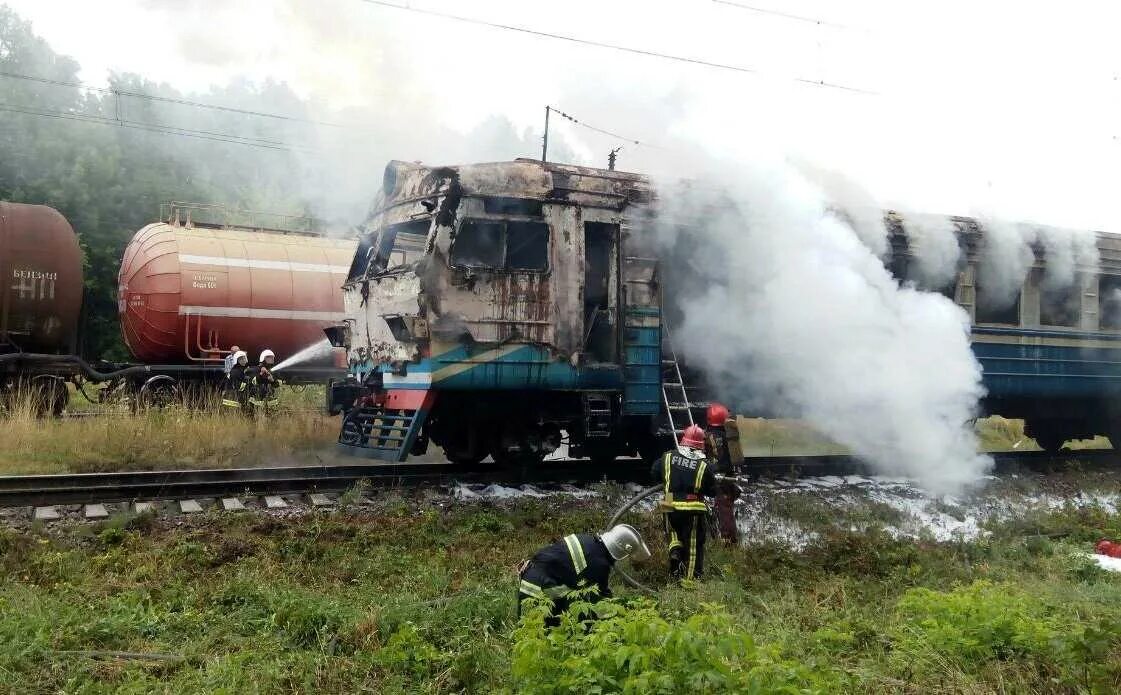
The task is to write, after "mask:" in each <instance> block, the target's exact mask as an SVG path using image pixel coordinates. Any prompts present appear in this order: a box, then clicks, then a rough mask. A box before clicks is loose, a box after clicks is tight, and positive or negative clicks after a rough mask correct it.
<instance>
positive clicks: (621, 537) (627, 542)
mask: <svg viewBox="0 0 1121 695" xmlns="http://www.w3.org/2000/svg"><path fill="white" fill-rule="evenodd" d="M599 539H600V540H601V541H603V544H604V545H606V546H607V552H609V553H611V557H613V558H615V560H616V561H618V560H623V559H625V558H628V557H634V559H635V560H639V561H641V560H646V559H648V558H649V557H650V548H647V547H646V543H644V542H643V541H642V536H640V535H638V531H635V530H634V527H633V526H631V525H630V524H619V525H617V526H615V527H614V528H612V529H611V530H609V531H604V532H603V533H601V534H600V536H599Z"/></svg>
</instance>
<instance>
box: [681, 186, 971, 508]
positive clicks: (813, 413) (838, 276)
mask: <svg viewBox="0 0 1121 695" xmlns="http://www.w3.org/2000/svg"><path fill="white" fill-rule="evenodd" d="M721 186H722V187H727V188H726V190H720V191H717V190H716V189H715V187H714V188H713V189H708V192H704V191H700V192H698V187H696V186H694V187H691V192H688V193H684V194H676V193H675V194H664V195H663V198H662V200H663V203H662V208H663V209H662V210H661V216H662V217H661V219H662V220H663V222H665V223H666V224H662V225H661V226H660V231H659V239H660V241H661V243H662V245H663V247H664V252H665V253H666V254H667V255H669V256H670V257H671V258H673V259H674V265H673V267H672V271H670V273H669V274H671V275H673V276H674V277H677V278H679V280H677V281H675V283H676V287H674V288H673V292H672V296H673V297H674V301H675V302H676V303H677V308H678V309H679V310H680V312H681V313H682V316H683V318H682V319H681V325H679V326H677V327H676V330H675V331H674V339H675V342H676V343H677V345H678V348H679V349H680V350H681V351H682V352H684V353H685V354H686V355H687V357H688V358H689V359H690V360H691V363H692V364H694V365H697V366H699V367H701V368H702V369H703V370H704V371H705V372H706V373H707V374H708V375H709V376H710V379H711V382H712V383H713V384H717V385H718V391H719V392H720V395H721V397H724V398H727V399H728V400H731V401H732V402H733V404H735V405H737V406H740V407H741V408H745V409H747V411H748V412H760V411H761V410H762V411H768V412H771V413H774V414H779V415H784V416H795V417H803V418H805V419H806V420H807V421H809V422H810V423H811V424H812V425H813V426H815V427H816V428H818V429H819V430H821V431H822V432H824V433H826V434H828V435H829V436H831V437H832V438H834V439H835V440H837V441H839V442H841V443H843V444H845V445H847V446H849V447H850V448H851V449H852V450H853V451H854V452H855V453H857V454H858V455H860V456H861V457H862V458H864V459H866V460H867V461H869V462H870V463H872V464H874V465H875V466H877V467H879V468H880V469H881V470H882V471H884V472H890V473H895V474H905V475H908V476H911V477H914V478H915V479H917V480H919V481H920V482H922V483H923V484H925V485H926V486H927V487H929V488H931V489H932V490H936V491H941V492H949V491H953V490H956V489H959V488H960V487H961V486H963V485H966V484H969V483H970V482H972V481H975V480H977V479H978V477H979V476H980V475H982V474H983V473H984V472H985V471H986V470H987V468H988V467H989V465H990V459H989V458H988V457H986V456H983V455H980V454H978V453H977V441H976V437H975V434H974V432H973V429H972V427H971V422H970V421H971V419H972V418H973V417H975V414H976V408H977V403H978V399H979V398H980V397H981V396H982V394H983V388H982V386H981V370H980V367H979V365H978V364H977V362H976V361H975V360H974V358H973V355H972V353H971V352H970V349H969V340H968V329H969V325H968V318H967V316H966V314H965V312H964V311H963V310H962V309H961V308H959V307H958V306H956V305H955V304H954V303H953V302H951V301H950V300H948V299H946V298H945V297H943V296H941V295H938V294H934V293H928V292H922V291H919V290H916V289H913V288H910V287H907V286H900V285H899V283H897V282H896V281H895V280H894V279H893V278H892V277H891V275H890V274H889V273H888V271H887V270H886V269H885V268H884V265H883V263H882V262H881V261H880V259H879V258H877V256H876V253H875V252H874V251H873V250H870V249H869V248H868V246H867V245H866V243H865V242H864V241H863V240H862V238H861V236H860V235H859V234H858V232H857V231H856V230H855V229H854V227H853V226H852V225H851V224H850V223H848V222H846V221H844V220H843V219H842V218H841V217H839V216H837V215H835V214H831V212H830V211H831V210H833V209H835V204H834V202H833V201H831V200H829V199H828V198H827V197H825V196H824V195H823V194H822V191H821V190H820V188H818V187H816V186H814V185H813V184H811V183H810V182H808V181H807V180H806V179H805V178H803V177H802V176H800V175H799V174H797V173H795V172H794V171H793V170H792V169H791V168H789V167H786V166H776V167H774V168H770V169H767V170H765V171H763V170H759V169H753V170H746V171H735V172H732V173H730V174H729V175H726V176H724V177H723V178H722V180H721ZM664 188H665V190H666V191H670V190H673V191H680V190H681V189H680V188H675V187H673V186H672V185H671V186H664ZM682 230H687V231H682ZM668 294H670V293H669V292H667V295H668Z"/></svg>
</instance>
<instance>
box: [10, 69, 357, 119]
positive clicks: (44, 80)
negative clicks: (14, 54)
mask: <svg viewBox="0 0 1121 695" xmlns="http://www.w3.org/2000/svg"><path fill="white" fill-rule="evenodd" d="M0 77H7V78H9V79H13V80H25V81H28V82H38V83H40V84H52V85H57V86H60V87H73V88H75V89H83V90H87V91H91V92H99V93H101V94H112V95H117V96H123V97H130V98H135V99H145V100H148V101H158V102H163V103H167V104H179V105H182V106H192V107H195V108H202V109H213V110H215V111H225V112H227V113H238V114H242V115H245V116H256V117H259V118H273V119H277V120H282V121H292V122H296V123H308V124H311V125H321V126H327V127H330V128H345V129H351V130H366V129H365V128H362V127H361V126H356V125H349V124H346V123H334V122H331V121H321V120H318V119H314V118H304V117H301V116H289V115H286V114H280V113H272V112H269V111H256V110H253V109H240V108H237V107H235V106H222V105H219V104H208V103H206V102H201V101H192V100H190V99H181V98H176V97H165V96H159V95H157V94H146V93H144V92H134V91H131V90H127V89H119V88H116V87H95V86H93V85H90V84H86V83H84V82H70V81H67V80H55V79H51V78H48V77H38V76H35V75H24V74H21V73H16V72H6V71H0Z"/></svg>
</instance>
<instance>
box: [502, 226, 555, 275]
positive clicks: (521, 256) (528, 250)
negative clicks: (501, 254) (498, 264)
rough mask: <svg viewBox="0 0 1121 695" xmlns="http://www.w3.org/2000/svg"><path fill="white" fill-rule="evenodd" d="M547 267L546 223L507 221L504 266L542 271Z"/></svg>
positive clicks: (547, 233) (547, 230) (547, 240)
mask: <svg viewBox="0 0 1121 695" xmlns="http://www.w3.org/2000/svg"><path fill="white" fill-rule="evenodd" d="M548 267H549V227H548V225H546V224H544V223H541V222H507V223H506V268H507V269H509V270H530V271H535V272H544V271H545V270H546V269H548Z"/></svg>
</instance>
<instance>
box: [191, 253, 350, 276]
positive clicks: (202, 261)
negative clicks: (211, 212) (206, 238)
mask: <svg viewBox="0 0 1121 695" xmlns="http://www.w3.org/2000/svg"><path fill="white" fill-rule="evenodd" d="M179 261H180V262H181V263H191V264H193V265H220V266H225V267H227V268H256V269H258V270H290V271H293V272H298V273H332V274H338V275H346V274H347V272H349V271H350V267H349V266H345V265H327V264H326V263H296V262H292V261H266V260H264V259H261V258H226V257H225V256H195V255H192V254H189V253H183V254H179Z"/></svg>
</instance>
